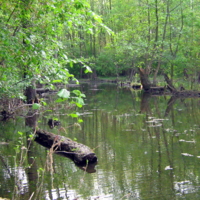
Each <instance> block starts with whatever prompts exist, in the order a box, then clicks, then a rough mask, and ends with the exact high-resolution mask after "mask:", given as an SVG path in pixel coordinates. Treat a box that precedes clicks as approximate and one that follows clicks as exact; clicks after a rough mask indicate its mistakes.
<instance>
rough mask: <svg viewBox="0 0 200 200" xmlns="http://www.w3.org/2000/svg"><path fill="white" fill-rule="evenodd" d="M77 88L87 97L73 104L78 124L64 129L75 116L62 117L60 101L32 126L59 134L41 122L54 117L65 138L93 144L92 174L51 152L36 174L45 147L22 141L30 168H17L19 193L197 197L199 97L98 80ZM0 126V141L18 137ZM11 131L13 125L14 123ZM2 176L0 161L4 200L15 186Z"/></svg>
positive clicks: (54, 196) (7, 150) (3, 149)
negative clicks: (49, 159) (27, 149)
mask: <svg viewBox="0 0 200 200" xmlns="http://www.w3.org/2000/svg"><path fill="white" fill-rule="evenodd" d="M80 89H81V90H82V91H83V92H84V93H85V94H86V96H87V99H86V102H85V103H86V105H85V106H84V107H83V108H81V109H76V112H79V113H80V118H82V119H83V123H82V124H81V129H78V128H77V127H76V126H71V125H72V124H73V123H74V122H76V121H75V120H74V119H71V118H69V117H68V116H67V114H66V107H65V106H60V109H59V110H56V111H55V112H54V113H51V114H48V113H47V114H43V115H41V116H39V118H38V119H37V122H38V124H37V125H38V126H39V127H40V128H43V129H45V130H47V131H50V132H54V133H56V134H61V132H59V128H60V127H58V128H57V127H56V128H54V129H51V127H48V126H47V122H48V120H47V119H49V118H52V117H54V116H56V117H57V118H58V120H59V121H60V122H61V126H62V128H63V129H65V130H66V133H62V134H63V135H64V136H66V137H70V138H72V139H74V138H76V139H77V140H78V142H80V143H83V144H85V145H87V146H89V147H91V148H92V149H94V151H95V153H96V155H97V157H98V164H97V165H96V166H95V170H96V172H95V171H93V172H95V173H86V170H85V166H83V167H82V168H81V169H80V168H79V167H77V166H75V165H74V163H73V162H72V161H71V160H69V159H67V158H63V157H61V156H58V155H53V158H52V159H53V160H52V168H53V172H52V171H45V173H44V175H43V176H42V179H41V175H42V174H41V173H39V172H41V171H40V169H44V166H45V163H46V159H47V155H48V151H47V150H46V149H45V148H43V147H41V146H39V145H37V144H36V143H34V144H33V145H30V144H28V143H27V147H30V152H29V155H28V160H27V162H28V163H29V165H30V166H31V168H30V171H29V172H28V170H25V168H21V171H23V172H24V174H23V176H22V177H24V181H25V182H23V184H22V185H24V192H26V193H28V194H29V197H30V196H31V194H33V192H35V191H37V189H38V186H40V195H38V196H37V199H70V200H74V199H79V200H80V199H84V200H86V199H108V200H116V199H155V200H156V199H158V200H160V199H183V198H184V199H199V196H200V190H199V186H200V180H199V177H200V170H199V164H200V159H199V158H200V145H199V142H200V134H199V133H200V124H199V121H200V119H199V118H200V109H199V104H200V101H199V99H193V98H191V99H189V98H188V99H177V98H176V99H174V98H173V97H170V96H151V95H149V94H143V93H141V92H140V91H130V90H127V89H119V88H116V86H115V85H104V84H101V85H95V88H94V87H92V85H88V84H84V85H81V87H80ZM35 122H36V121H34V120H33V123H32V124H33V125H34V126H35V125H36V123H35ZM20 123H21V121H19V124H20ZM0 126H1V127H0V128H2V130H6V131H7V132H8V133H10V136H9V134H8V135H6V137H8V138H6V137H5V139H2V140H1V141H0V142H7V141H9V140H11V138H14V139H12V140H14V142H16V141H17V139H18V138H15V135H13V134H11V133H13V132H14V130H13V129H11V130H9V127H11V125H9V127H8V126H7V125H6V124H4V125H2V124H0ZM23 128H24V127H23ZM15 129H20V127H18V126H17V125H15ZM21 129H22V127H21ZM2 138H3V137H2ZM8 146H9V145H1V146H0V151H1V152H2V155H5V157H3V158H4V160H5V159H6V162H5V163H9V165H8V166H9V169H11V168H12V169H14V167H13V166H14V163H13V162H12V159H11V157H9V155H13V152H12V150H11V149H10V148H11V147H10V146H9V147H8ZM31 153H32V154H31ZM35 157H37V159H35ZM31 163H32V164H31ZM33 163H34V164H33ZM91 169H92V170H94V167H93V168H91ZM27 172H28V173H27ZM6 173H7V174H8V171H7V170H6V168H5V166H4V165H3V162H1V165H0V178H1V180H3V183H4V185H5V187H4V189H1V190H0V196H5V197H6V195H5V194H6V192H5V191H6V189H5V188H6V186H7V188H8V185H9V184H10V185H11V186H12V187H10V191H11V188H14V183H15V182H14V180H13V182H12V184H11V183H8V181H7V179H8V178H6V177H5V174H6ZM12 174H13V173H12ZM13 175H14V174H13ZM14 176H15V175H14ZM9 179H10V178H9ZM31 180H33V181H31ZM40 181H41V182H40ZM36 182H38V183H42V184H38V185H36ZM25 189H26V190H25ZM7 194H8V192H7ZM7 197H8V195H7ZM21 199H23V198H21ZM24 199H28V198H27V196H26V198H24ZM33 199H34V196H33Z"/></svg>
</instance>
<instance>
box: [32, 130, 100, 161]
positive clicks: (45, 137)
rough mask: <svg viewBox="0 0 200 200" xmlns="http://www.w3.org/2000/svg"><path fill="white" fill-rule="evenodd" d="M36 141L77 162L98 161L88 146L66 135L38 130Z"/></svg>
mask: <svg viewBox="0 0 200 200" xmlns="http://www.w3.org/2000/svg"><path fill="white" fill-rule="evenodd" d="M35 141H36V142H38V143H39V144H41V145H42V146H44V147H47V148H53V150H54V152H56V153H59V154H62V155H64V156H66V157H68V158H71V159H72V160H73V161H74V162H75V163H76V164H85V163H95V162H97V156H96V155H95V153H94V152H93V151H92V150H91V149H90V148H89V147H88V146H86V145H84V144H80V143H78V142H75V141H73V140H71V139H69V138H66V137H64V136H60V135H55V134H53V133H50V132H46V131H43V130H37V131H36V138H35Z"/></svg>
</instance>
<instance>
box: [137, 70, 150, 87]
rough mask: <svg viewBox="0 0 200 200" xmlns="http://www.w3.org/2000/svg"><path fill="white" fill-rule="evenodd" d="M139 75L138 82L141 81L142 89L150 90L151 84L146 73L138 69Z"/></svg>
mask: <svg viewBox="0 0 200 200" xmlns="http://www.w3.org/2000/svg"><path fill="white" fill-rule="evenodd" d="M139 74H140V81H141V84H142V87H143V89H144V90H149V89H150V88H151V86H152V84H151V82H150V80H149V78H148V73H147V72H146V70H145V69H141V68H139Z"/></svg>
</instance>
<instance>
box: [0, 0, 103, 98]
mask: <svg viewBox="0 0 200 200" xmlns="http://www.w3.org/2000/svg"><path fill="white" fill-rule="evenodd" d="M0 5H1V10H0V30H1V31H0V38H1V43H0V55H1V57H0V65H1V67H0V88H1V89H0V93H1V96H2V95H4V96H5V95H6V96H9V97H20V98H22V97H23V90H24V89H25V88H26V87H27V86H28V85H30V84H31V81H32V80H33V79H34V80H36V81H38V82H41V83H43V84H46V83H47V84H54V83H68V81H69V80H76V79H75V78H74V76H73V75H72V74H70V72H69V71H68V69H67V68H68V66H73V64H74V63H80V64H81V65H82V66H83V68H85V72H90V71H91V69H90V67H89V66H88V65H87V64H85V60H84V58H83V57H82V56H80V54H79V53H75V51H76V46H77V45H78V42H79V36H78V33H79V31H80V30H82V31H83V33H84V34H86V35H89V34H90V33H89V32H90V30H92V29H93V27H98V26H100V27H102V26H104V25H103V24H102V20H101V18H100V17H99V16H98V15H96V14H95V13H94V12H92V11H91V10H90V5H89V4H88V3H87V1H86V0H81V1H79V0H76V1H71V0H64V1H63V0H57V1H54V0H50V1H46V0H45V1H43V2H41V1H38V0H34V1H30V0H26V1H23V0H19V1H1V2H0ZM72 45H73V46H74V47H72ZM76 81H77V80H76Z"/></svg>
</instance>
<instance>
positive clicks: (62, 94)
mask: <svg viewBox="0 0 200 200" xmlns="http://www.w3.org/2000/svg"><path fill="white" fill-rule="evenodd" d="M57 95H58V96H59V97H61V98H64V99H68V98H69V97H70V92H69V91H68V90H67V89H62V90H60V91H59V92H58V94H57Z"/></svg>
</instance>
